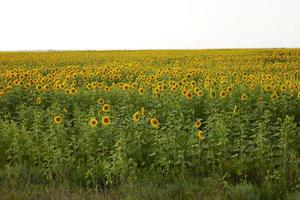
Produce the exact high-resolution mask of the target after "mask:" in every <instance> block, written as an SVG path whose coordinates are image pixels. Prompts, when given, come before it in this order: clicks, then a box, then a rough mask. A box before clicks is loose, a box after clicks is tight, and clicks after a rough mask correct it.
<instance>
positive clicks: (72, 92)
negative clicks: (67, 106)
mask: <svg viewBox="0 0 300 200" xmlns="http://www.w3.org/2000/svg"><path fill="white" fill-rule="evenodd" d="M69 93H70V94H71V95H75V94H77V89H76V88H74V87H72V88H71V89H70V90H69Z"/></svg>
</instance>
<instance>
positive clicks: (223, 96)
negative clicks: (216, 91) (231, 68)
mask: <svg viewBox="0 0 300 200" xmlns="http://www.w3.org/2000/svg"><path fill="white" fill-rule="evenodd" d="M220 97H221V98H225V97H226V92H225V91H224V90H222V91H221V92H220Z"/></svg>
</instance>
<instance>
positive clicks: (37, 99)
mask: <svg viewBox="0 0 300 200" xmlns="http://www.w3.org/2000/svg"><path fill="white" fill-rule="evenodd" d="M35 103H36V104H37V105H40V104H41V103H42V98H41V97H37V98H36V99H35Z"/></svg>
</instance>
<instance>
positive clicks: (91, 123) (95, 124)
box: [89, 117, 98, 127]
mask: <svg viewBox="0 0 300 200" xmlns="http://www.w3.org/2000/svg"><path fill="white" fill-rule="evenodd" d="M97 124H98V121H97V119H96V118H94V117H93V118H92V119H90V121H89V125H90V126H92V127H95V126H97Z"/></svg>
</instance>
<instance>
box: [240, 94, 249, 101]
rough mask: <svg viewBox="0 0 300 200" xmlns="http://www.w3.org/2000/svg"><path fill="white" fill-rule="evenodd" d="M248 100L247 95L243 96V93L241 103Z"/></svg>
mask: <svg viewBox="0 0 300 200" xmlns="http://www.w3.org/2000/svg"><path fill="white" fill-rule="evenodd" d="M248 98H249V97H248V95H247V94H245V93H244V94H242V96H241V100H242V101H247V100H248Z"/></svg>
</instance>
